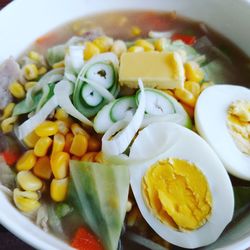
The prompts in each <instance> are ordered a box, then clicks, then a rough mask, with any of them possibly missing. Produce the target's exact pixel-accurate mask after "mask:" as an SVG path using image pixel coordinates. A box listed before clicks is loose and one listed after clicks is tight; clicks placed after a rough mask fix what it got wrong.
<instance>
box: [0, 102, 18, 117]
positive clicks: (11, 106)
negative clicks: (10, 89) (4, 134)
mask: <svg viewBox="0 0 250 250" xmlns="http://www.w3.org/2000/svg"><path fill="white" fill-rule="evenodd" d="M14 107H15V103H14V102H10V103H9V104H8V105H7V106H6V107H5V108H4V109H3V114H2V116H1V117H0V121H2V120H4V119H6V118H9V117H10V116H11V115H12V112H13V109H14Z"/></svg>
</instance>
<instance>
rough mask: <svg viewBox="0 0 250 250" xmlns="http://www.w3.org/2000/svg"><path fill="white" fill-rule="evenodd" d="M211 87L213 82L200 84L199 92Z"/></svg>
mask: <svg viewBox="0 0 250 250" xmlns="http://www.w3.org/2000/svg"><path fill="white" fill-rule="evenodd" d="M213 85H214V83H213V82H204V83H202V84H201V92H202V91H203V90H205V89H206V88H208V87H211V86H213Z"/></svg>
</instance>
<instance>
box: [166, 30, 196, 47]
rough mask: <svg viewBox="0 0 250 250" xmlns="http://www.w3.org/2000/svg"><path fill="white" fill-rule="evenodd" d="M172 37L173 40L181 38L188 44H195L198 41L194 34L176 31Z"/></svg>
mask: <svg viewBox="0 0 250 250" xmlns="http://www.w3.org/2000/svg"><path fill="white" fill-rule="evenodd" d="M171 39H172V40H173V41H175V40H181V41H183V42H184V43H186V44H188V45H193V44H195V43H196V37H195V36H192V35H187V34H180V33H175V34H173V35H172V37H171Z"/></svg>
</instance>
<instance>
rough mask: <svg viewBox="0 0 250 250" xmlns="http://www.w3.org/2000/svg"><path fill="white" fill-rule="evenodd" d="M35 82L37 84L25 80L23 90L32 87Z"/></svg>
mask: <svg viewBox="0 0 250 250" xmlns="http://www.w3.org/2000/svg"><path fill="white" fill-rule="evenodd" d="M36 84H37V82H26V83H25V84H24V88H25V90H26V91H27V90H28V89H31V88H33V87H34V86H35V85H36Z"/></svg>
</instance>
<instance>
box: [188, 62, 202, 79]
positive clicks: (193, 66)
mask: <svg viewBox="0 0 250 250" xmlns="http://www.w3.org/2000/svg"><path fill="white" fill-rule="evenodd" d="M184 68H185V75H186V78H187V80H189V81H194V82H198V83H199V82H201V81H202V80H203V79H204V72H203V71H202V69H201V68H200V66H199V64H198V63H196V62H187V63H185V65H184Z"/></svg>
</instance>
